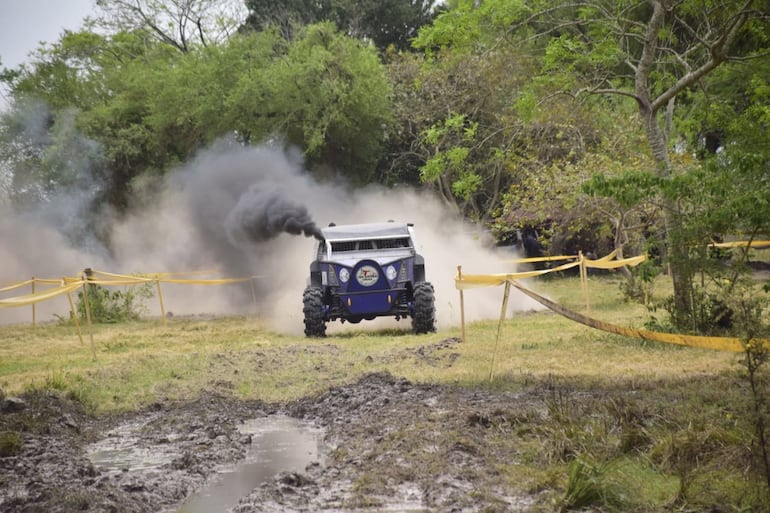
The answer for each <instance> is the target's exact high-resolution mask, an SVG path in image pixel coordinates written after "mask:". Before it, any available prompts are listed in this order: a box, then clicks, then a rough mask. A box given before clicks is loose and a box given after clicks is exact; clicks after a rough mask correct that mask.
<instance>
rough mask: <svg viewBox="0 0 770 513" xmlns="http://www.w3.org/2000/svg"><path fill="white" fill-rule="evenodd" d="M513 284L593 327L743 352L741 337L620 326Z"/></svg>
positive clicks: (648, 338) (545, 304)
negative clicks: (709, 335)
mask: <svg viewBox="0 0 770 513" xmlns="http://www.w3.org/2000/svg"><path fill="white" fill-rule="evenodd" d="M511 284H512V285H513V286H514V287H516V288H517V289H519V290H520V291H521V292H523V293H524V294H526V295H527V296H529V297H531V298H532V299H534V300H535V301H537V302H538V303H540V304H542V305H543V306H545V307H547V308H549V309H550V310H553V311H554V312H556V313H558V314H559V315H562V316H564V317H566V318H568V319H571V320H573V321H575V322H579V323H580V324H584V325H586V326H589V327H591V328H596V329H598V330H602V331H606V332H608V333H615V334H616V335H623V336H626V337H632V338H638V339H642V340H654V341H656V342H664V343H667V344H678V345H682V346H688V347H701V348H705V349H715V350H718V351H732V352H743V351H744V346H743V343H742V342H741V340H740V339H737V338H730V337H703V336H696V335H679V334H676V333H661V332H658V331H649V330H643V329H636V328H626V327H623V326H618V325H616V324H612V323H609V322H604V321H600V320H598V319H593V318H591V317H588V316H585V315H583V314H580V313H578V312H575V311H572V310H570V309H568V308H565V307H563V306H561V305H559V304H557V303H554V302H553V301H551V300H550V299H546V298H544V297H543V296H541V295H540V294H537V293H536V292H533V291H531V290H529V289H528V288H526V287H523V286H522V285H520V284H518V283H516V282H515V281H511Z"/></svg>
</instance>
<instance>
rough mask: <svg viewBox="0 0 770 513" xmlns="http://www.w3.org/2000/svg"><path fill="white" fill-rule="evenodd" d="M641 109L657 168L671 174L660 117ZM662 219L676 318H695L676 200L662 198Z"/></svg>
mask: <svg viewBox="0 0 770 513" xmlns="http://www.w3.org/2000/svg"><path fill="white" fill-rule="evenodd" d="M639 110H640V112H641V114H642V119H643V120H644V124H645V131H646V134H647V141H648V142H649V144H650V148H651V149H652V156H653V159H654V160H655V163H656V165H657V168H658V174H659V175H660V176H662V177H663V178H668V177H670V176H671V161H670V160H669V158H668V147H667V144H666V134H665V133H664V132H663V130H662V129H661V127H660V125H659V123H658V120H657V116H656V115H655V113H654V112H652V111H651V110H650V109H645V105H644V104H643V103H642V102H640V109H639ZM661 204H662V205H663V222H664V228H665V232H666V233H665V238H666V240H665V242H666V245H665V248H666V252H665V254H664V255H663V256H664V260H666V261H667V262H668V264H669V269H670V273H671V281H672V283H673V287H674V308H675V312H676V314H675V318H677V319H689V318H691V317H692V308H693V305H692V286H693V283H692V280H693V276H692V271H691V270H690V266H689V265H688V254H687V247H686V246H685V244H684V241H683V240H682V237H681V235H682V219H681V216H680V212H679V208H678V206H677V204H676V201H675V200H672V199H669V198H665V197H664V198H662V200H661Z"/></svg>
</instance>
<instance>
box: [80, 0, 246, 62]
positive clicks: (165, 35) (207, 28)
mask: <svg viewBox="0 0 770 513" xmlns="http://www.w3.org/2000/svg"><path fill="white" fill-rule="evenodd" d="M96 5H97V6H98V7H99V8H100V9H101V15H100V16H98V17H97V18H96V19H94V20H91V21H92V23H94V24H96V25H97V26H99V27H101V28H104V29H106V30H107V31H109V33H113V34H114V33H118V32H142V33H144V34H147V35H148V36H150V37H152V38H154V39H156V40H158V41H160V42H161V43H164V44H167V45H169V46H171V47H173V48H176V49H177V50H179V51H181V52H188V51H190V50H191V49H192V47H194V46H196V45H202V46H209V45H211V44H216V43H222V42H224V41H226V40H227V39H228V38H229V37H230V36H232V35H233V34H234V33H235V32H236V31H237V29H238V27H239V26H240V25H241V23H242V22H243V20H244V19H245V17H246V11H245V9H244V8H243V2H242V0H97V2H96Z"/></svg>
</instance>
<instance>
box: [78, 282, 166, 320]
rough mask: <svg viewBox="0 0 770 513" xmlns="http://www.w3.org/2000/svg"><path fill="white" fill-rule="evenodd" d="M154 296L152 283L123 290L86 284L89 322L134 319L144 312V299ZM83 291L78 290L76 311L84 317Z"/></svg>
mask: <svg viewBox="0 0 770 513" xmlns="http://www.w3.org/2000/svg"><path fill="white" fill-rule="evenodd" d="M153 296H154V294H153V289H152V284H151V283H145V284H142V285H133V286H130V287H128V288H126V289H125V290H122V291H121V290H115V291H110V290H109V289H108V288H106V287H102V286H101V285H95V284H90V285H88V307H89V310H90V313H91V322H95V323H116V322H125V321H134V320H137V319H139V318H140V317H141V314H143V313H145V312H146V307H145V305H144V301H145V300H146V299H149V298H152V297H153ZM83 299H84V296H83V291H80V292H78V302H77V312H78V316H79V317H80V318H81V319H86V305H85V301H84V300H83Z"/></svg>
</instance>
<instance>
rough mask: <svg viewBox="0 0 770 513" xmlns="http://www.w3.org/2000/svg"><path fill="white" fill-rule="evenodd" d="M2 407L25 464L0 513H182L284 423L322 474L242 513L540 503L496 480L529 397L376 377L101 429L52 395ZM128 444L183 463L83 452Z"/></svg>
mask: <svg viewBox="0 0 770 513" xmlns="http://www.w3.org/2000/svg"><path fill="white" fill-rule="evenodd" d="M3 404H4V406H3V408H4V412H3V413H2V415H0V434H2V433H4V432H5V433H6V435H7V434H8V433H21V435H22V440H23V443H22V445H21V448H20V452H18V454H16V455H6V456H5V457H0V510H2V511H3V512H5V513H22V512H23V513H33V512H47V513H53V512H72V511H86V512H97V511H98V512H126V513H145V512H147V513H149V512H153V513H156V512H168V511H176V510H177V509H178V508H179V507H180V505H181V504H182V503H183V502H184V500H185V499H186V498H187V497H189V496H190V495H191V494H193V493H195V492H196V491H197V490H199V489H201V487H203V486H204V484H205V483H206V482H207V479H209V478H211V477H212V476H213V474H214V472H215V469H216V468H218V467H220V466H221V465H222V464H225V463H232V462H236V461H238V460H239V459H240V458H243V456H244V454H245V452H246V450H247V449H248V446H249V442H250V440H249V438H248V437H247V436H245V435H243V434H242V433H240V432H239V431H238V425H239V424H240V423H241V422H242V421H243V420H245V419H253V418H255V417H260V416H264V415H270V414H274V413H279V412H281V413H285V414H288V415H290V416H293V417H296V418H298V419H303V420H305V421H309V422H312V423H313V424H315V425H317V426H319V427H323V428H324V432H325V438H324V446H325V457H324V464H323V465H322V464H310V465H309V466H308V467H307V468H306V469H305V471H304V472H298V473H282V474H279V475H277V476H275V478H274V479H272V480H269V481H268V482H266V483H264V484H263V485H261V486H259V487H257V488H256V489H255V490H254V491H253V492H252V493H251V494H250V495H248V496H247V497H244V498H243V499H242V500H241V502H240V503H239V504H238V505H237V506H235V507H234V508H233V511H236V512H240V513H246V512H295V511H297V512H298V511H321V510H326V511H338V512H352V511H378V510H381V508H383V507H390V508H399V509H400V510H402V511H405V510H410V511H441V512H444V511H456V512H464V511H469V512H470V511H487V512H494V511H527V510H529V509H530V508H534V507H536V505H537V504H538V502H540V501H541V499H543V498H542V497H540V498H539V497H538V495H537V494H529V493H528V494H523V495H522V496H517V495H511V490H514V489H516V487H512V486H511V483H507V482H506V480H505V477H504V473H501V472H500V471H499V469H500V468H502V467H503V466H505V465H508V464H511V463H513V462H515V461H516V460H517V459H518V457H519V456H520V455H519V447H518V446H517V442H516V437H515V436H501V435H506V433H512V430H513V429H514V426H515V425H516V419H517V417H518V418H523V417H521V416H528V417H530V418H531V417H533V416H540V415H542V412H541V410H542V402H539V401H536V400H534V399H533V398H532V397H530V396H528V395H507V394H490V393H485V392H481V391H473V390H467V389H462V388H459V387H450V386H438V385H417V384H413V383H410V382H408V381H406V380H404V379H399V378H396V377H393V376H391V375H388V374H370V375H367V376H364V377H363V378H362V379H360V380H359V381H358V382H356V383H353V384H349V385H345V386H341V387H337V388H333V389H331V390H329V391H328V392H326V393H324V394H322V395H320V396H318V397H309V398H305V399H302V400H300V401H297V402H295V403H292V404H286V405H276V406H270V405H266V404H263V403H260V402H241V401H237V400H234V399H232V398H227V397H222V396H218V395H206V396H204V397H201V398H199V399H197V400H196V401H194V402H189V403H184V404H179V403H172V402H169V403H159V404H155V405H153V406H152V407H150V408H148V409H146V410H144V411H141V412H138V413H133V414H131V415H126V416H124V417H120V418H111V419H104V418H102V419H93V418H90V417H89V416H87V415H85V414H84V413H83V412H82V411H81V410H80V409H79V408H78V404H77V403H75V402H72V401H69V400H67V399H64V398H62V397H60V396H58V395H55V394H52V393H48V392H36V393H32V394H28V395H25V396H24V397H23V398H22V400H21V401H15V400H9V399H7V398H6V399H5V400H4V402H3ZM538 405H540V406H538ZM126 433H132V435H131V436H134V437H135V438H134V439H133V440H134V441H133V442H132V443H135V444H138V445H144V446H145V447H147V448H152V451H154V452H155V453H158V452H163V450H165V449H163V448H167V449H168V451H167V452H168V454H171V455H175V456H174V457H172V458H169V461H166V462H165V463H163V464H162V465H160V466H159V467H157V468H151V469H145V470H141V469H140V470H130V471H121V470H111V471H104V470H97V469H96V468H95V467H94V465H93V464H92V462H91V460H90V459H89V458H88V457H87V454H86V450H85V448H86V447H88V444H89V443H91V442H93V441H94V440H97V439H101V438H104V437H105V436H114V437H120V436H129V435H127V434H126ZM137 434H138V435H139V436H137ZM6 437H7V436H6ZM11 445H12V444H11ZM159 448H160V449H159ZM10 452H13V451H10ZM541 505H542V504H541ZM533 511H534V509H533ZM540 511H542V509H541V510H540Z"/></svg>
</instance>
